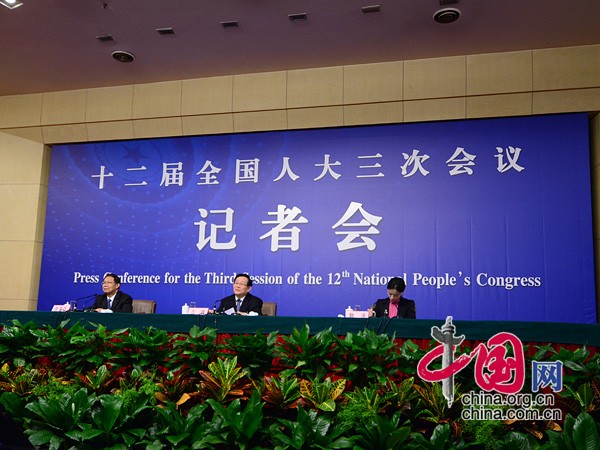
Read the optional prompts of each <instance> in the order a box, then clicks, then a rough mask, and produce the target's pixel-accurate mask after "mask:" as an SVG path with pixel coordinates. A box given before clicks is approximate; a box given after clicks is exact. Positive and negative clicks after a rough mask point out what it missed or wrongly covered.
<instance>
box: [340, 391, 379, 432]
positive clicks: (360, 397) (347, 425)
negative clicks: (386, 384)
mask: <svg viewBox="0 0 600 450" xmlns="http://www.w3.org/2000/svg"><path fill="white" fill-rule="evenodd" d="M345 397H346V402H345V403H343V404H342V405H341V410H340V412H339V414H338V415H337V421H338V423H339V426H340V427H342V429H344V430H350V429H351V428H353V427H354V426H355V425H356V424H357V423H359V422H365V421H367V422H374V421H376V418H377V416H378V415H380V414H383V413H384V412H385V410H386V409H387V407H388V406H389V404H390V401H389V397H390V395H389V394H387V393H386V394H383V393H381V392H380V389H379V387H378V386H372V387H369V386H367V387H364V388H356V389H354V391H352V392H347V393H346V394H345Z"/></svg>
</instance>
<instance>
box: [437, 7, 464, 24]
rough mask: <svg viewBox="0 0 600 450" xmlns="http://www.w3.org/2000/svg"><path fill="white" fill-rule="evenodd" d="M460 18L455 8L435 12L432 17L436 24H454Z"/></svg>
mask: <svg viewBox="0 0 600 450" xmlns="http://www.w3.org/2000/svg"><path fill="white" fill-rule="evenodd" d="M459 17H460V11H459V10H458V9H456V8H443V9H440V10H439V11H436V12H435V14H434V15H433V20H435V21H436V22H437V23H452V22H456V21H457V20H458V18H459Z"/></svg>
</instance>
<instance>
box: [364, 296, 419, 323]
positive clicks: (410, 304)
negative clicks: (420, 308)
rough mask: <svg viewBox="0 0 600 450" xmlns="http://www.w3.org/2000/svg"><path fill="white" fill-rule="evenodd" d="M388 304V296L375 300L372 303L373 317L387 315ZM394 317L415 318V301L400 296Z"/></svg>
mask: <svg viewBox="0 0 600 450" xmlns="http://www.w3.org/2000/svg"><path fill="white" fill-rule="evenodd" d="M389 305H390V299H389V298H382V299H380V300H377V301H376V302H375V304H374V305H373V311H374V312H375V317H387V316H388V311H389V309H388V308H389ZM396 317H400V318H403V319H416V318H417V309H416V307H415V302H414V301H413V300H409V299H407V298H404V297H402V298H401V299H400V302H399V303H398V315H397V316H396Z"/></svg>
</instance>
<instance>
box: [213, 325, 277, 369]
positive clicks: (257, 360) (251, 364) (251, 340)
mask: <svg viewBox="0 0 600 450" xmlns="http://www.w3.org/2000/svg"><path fill="white" fill-rule="evenodd" d="M276 341H277V332H276V331H273V332H272V333H269V334H263V333H262V332H261V331H260V330H259V331H257V332H256V333H255V334H239V335H235V336H231V337H230V338H229V339H228V340H227V342H225V343H224V344H223V345H222V348H223V350H225V355H224V356H231V355H235V356H236V357H237V359H238V362H239V364H240V365H241V366H242V367H244V368H245V369H247V370H248V376H249V377H250V378H253V379H260V378H262V377H263V376H264V374H265V372H267V371H268V370H270V369H271V368H272V367H273V356H274V353H275V342H276Z"/></svg>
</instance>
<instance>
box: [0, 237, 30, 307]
mask: <svg viewBox="0 0 600 450" xmlns="http://www.w3.org/2000/svg"><path fill="white" fill-rule="evenodd" d="M0 254H2V255H10V258H0V272H1V273H2V276H3V277H5V279H6V280H10V283H2V285H0V299H24V300H25V299H26V300H29V299H31V298H33V297H32V296H31V294H32V292H31V291H32V287H33V286H34V285H35V283H36V282H35V281H32V280H34V278H36V277H34V275H36V273H34V271H33V266H34V261H35V260H36V254H37V252H36V249H35V244H34V242H33V241H0ZM37 278H39V270H38V272H37ZM35 295H36V296H37V292H35Z"/></svg>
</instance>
